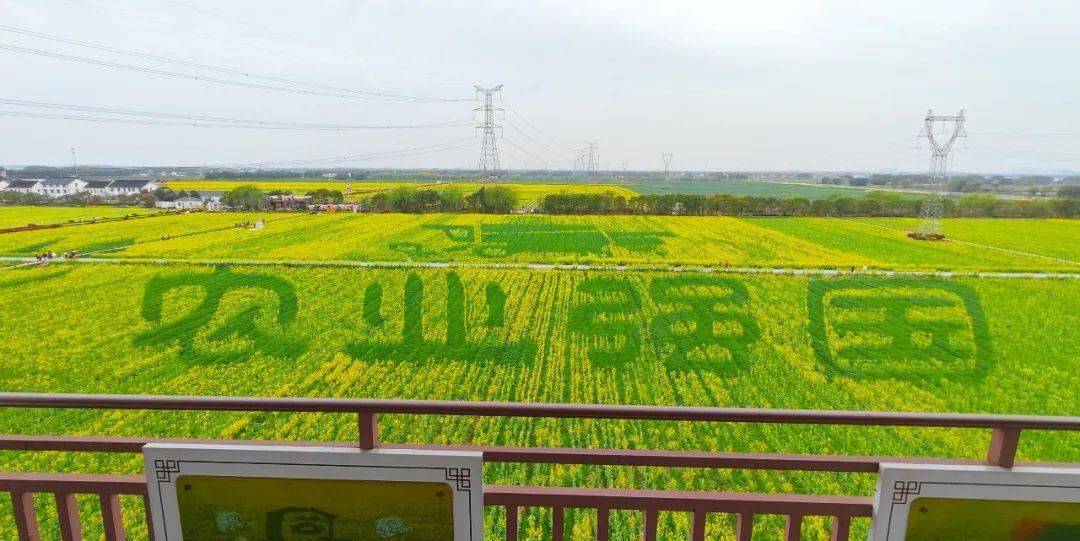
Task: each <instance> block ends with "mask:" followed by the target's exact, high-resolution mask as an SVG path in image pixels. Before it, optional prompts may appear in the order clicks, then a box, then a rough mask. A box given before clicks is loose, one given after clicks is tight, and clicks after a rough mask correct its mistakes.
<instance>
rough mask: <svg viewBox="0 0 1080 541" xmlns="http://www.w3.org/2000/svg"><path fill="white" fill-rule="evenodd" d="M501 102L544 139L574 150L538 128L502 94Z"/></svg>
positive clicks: (559, 146) (556, 145)
mask: <svg viewBox="0 0 1080 541" xmlns="http://www.w3.org/2000/svg"><path fill="white" fill-rule="evenodd" d="M499 102H501V103H502V104H503V107H505V108H506V110H507V111H510V113H512V114H513V115H514V116H516V117H518V118H520V119H521V120H522V122H524V123H525V124H527V125H528V126H529V127H530V128H532V130H533V131H535V132H536V133H537V134H539V135H540V136H541V137H543V138H544V139H547V140H548V141H550V142H551V143H552V144H553V145H554V146H555V148H560V149H567V150H571V151H572V149H570V148H569V147H567V146H566V145H564V144H562V143H559V142H558V141H556V140H555V139H553V138H551V137H549V136H548V135H547V134H545V133H544V132H542V131H540V128H537V127H536V124H533V123H532V122H530V121H529V119H527V118H525V117H524V116H522V114H521V113H519V112H517V110H516V109H514V108H513V107H510V104H509V103H506V100H504V99H502V97H501V96H500V98H499Z"/></svg>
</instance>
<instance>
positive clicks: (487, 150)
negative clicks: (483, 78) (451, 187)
mask: <svg viewBox="0 0 1080 541" xmlns="http://www.w3.org/2000/svg"><path fill="white" fill-rule="evenodd" d="M501 93H502V85H498V86H495V87H492V88H481V87H480V86H479V85H477V86H476V99H480V95H481V94H483V95H484V104H483V105H481V106H480V107H477V108H476V109H473V111H475V112H479V113H481V114H482V117H483V120H482V123H481V124H480V125H479V126H477V127H476V129H478V130H481V131H482V132H483V140H482V142H481V143H480V167H479V170H478V175H479V177H480V180H498V179H499V177H500V176H501V175H502V168H501V167H500V166H499V147H498V144H497V141H498V132H499V131H500V130H501V129H502V128H501V127H499V125H498V124H496V123H495V112H496V111H502V108H500V107H495V105H494V98H495V96H496V95H499V94H501Z"/></svg>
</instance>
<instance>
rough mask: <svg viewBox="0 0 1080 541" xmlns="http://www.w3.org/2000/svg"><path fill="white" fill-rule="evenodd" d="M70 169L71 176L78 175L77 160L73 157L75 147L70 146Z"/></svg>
mask: <svg viewBox="0 0 1080 541" xmlns="http://www.w3.org/2000/svg"><path fill="white" fill-rule="evenodd" d="M71 170H72V171H73V173H72V176H75V177H77V176H79V160H78V159H76V158H75V147H71Z"/></svg>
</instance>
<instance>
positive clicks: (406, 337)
mask: <svg viewBox="0 0 1080 541" xmlns="http://www.w3.org/2000/svg"><path fill="white" fill-rule="evenodd" d="M426 295H428V293H425V286H424V280H423V279H422V278H421V277H420V275H419V274H417V273H415V272H410V273H409V274H408V276H406V277H405V284H404V287H403V290H402V298H401V301H402V309H401V314H402V318H401V319H402V321H401V339H400V341H399V342H397V343H388V342H382V341H371V340H360V341H356V342H352V343H350V344H348V345H346V347H345V351H346V352H347V353H348V354H349V355H351V356H353V357H355V358H357V359H371V360H394V361H405V360H414V361H427V360H432V359H447V360H464V361H476V360H481V359H489V360H492V361H495V362H520V361H524V360H527V359H530V358H533V357H534V356H535V352H536V345H535V344H534V343H533V342H531V341H529V340H527V339H522V340H516V341H507V340H505V339H504V338H503V337H501V336H499V335H497V334H493V333H489V334H488V335H487V336H485V337H483V338H480V339H473V340H470V339H469V336H468V335H469V327H468V322H469V310H468V308H470V307H469V306H468V305H469V300H468V297H467V295H466V289H465V284H464V283H463V282H462V280H461V277H460V276H459V275H458V274H457V273H456V272H450V273H447V274H446V294H445V300H446V302H445V306H446V317H445V323H446V339H445V341H444V342H441V343H439V342H435V341H432V340H430V339H428V338H425V336H424V334H425V333H424V298H425V296H426ZM484 297H485V299H486V305H487V314H486V318H485V319H484V322H483V327H484V328H485V329H489V330H494V329H497V328H500V327H503V326H504V325H505V321H504V315H505V310H506V292H505V291H503V289H502V287H500V286H499V285H498V284H497V283H495V282H489V283H488V284H487V286H486V287H485V288H484ZM382 308H383V286H382V284H381V283H379V282H373V283H371V284H369V285H368V286H367V288H365V290H364V299H363V319H364V322H365V323H366V324H367V325H368V326H369V327H371V328H373V329H378V328H382V327H383V326H384V325H385V324H386V320H385V318H384V317H383V310H382Z"/></svg>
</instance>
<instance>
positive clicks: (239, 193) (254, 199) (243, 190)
mask: <svg viewBox="0 0 1080 541" xmlns="http://www.w3.org/2000/svg"><path fill="white" fill-rule="evenodd" d="M262 203H263V192H262V190H260V189H259V188H257V187H255V186H252V185H250V184H248V185H244V186H237V187H236V188H233V189H232V190H229V191H227V192H225V195H223V196H221V204H223V205H225V206H227V207H230V208H234V209H240V210H258V209H259V208H261V207H262Z"/></svg>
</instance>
